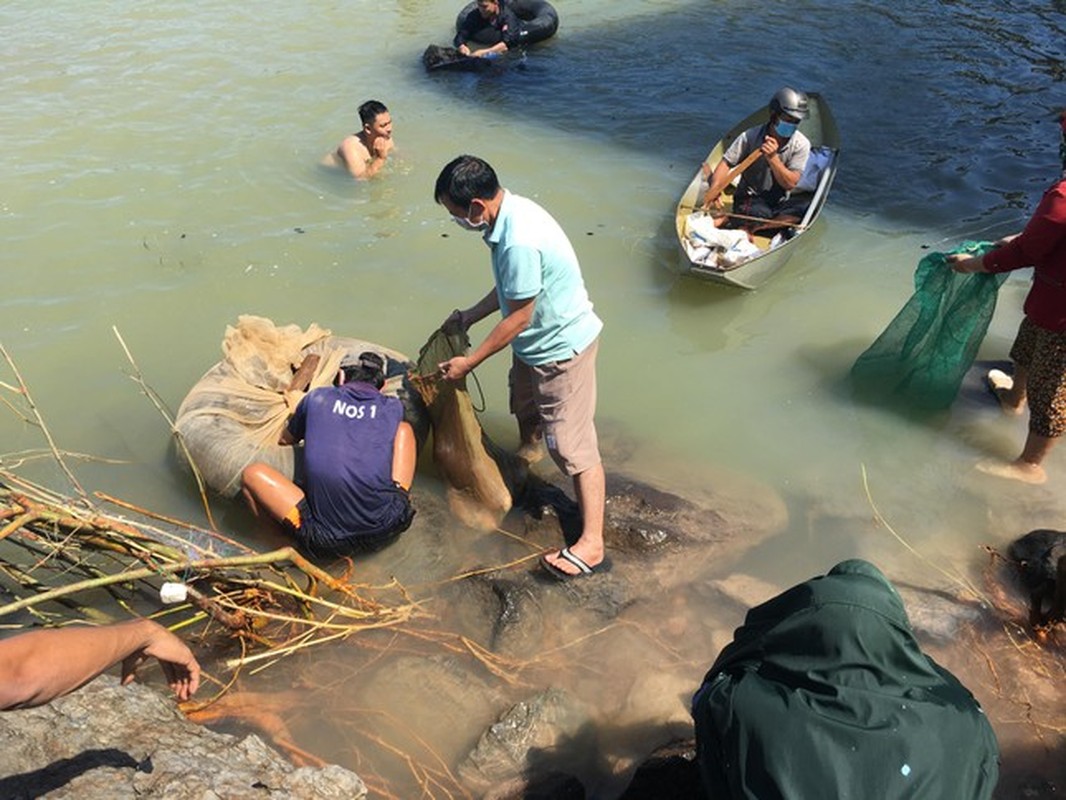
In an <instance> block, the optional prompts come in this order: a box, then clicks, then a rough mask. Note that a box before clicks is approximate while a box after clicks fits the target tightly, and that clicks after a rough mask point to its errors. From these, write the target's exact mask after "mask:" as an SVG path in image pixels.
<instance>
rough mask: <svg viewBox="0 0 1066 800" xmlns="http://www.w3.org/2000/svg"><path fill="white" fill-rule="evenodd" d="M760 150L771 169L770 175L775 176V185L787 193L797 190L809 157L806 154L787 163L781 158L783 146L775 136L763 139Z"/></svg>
mask: <svg viewBox="0 0 1066 800" xmlns="http://www.w3.org/2000/svg"><path fill="white" fill-rule="evenodd" d="M759 149H760V150H761V151H762V154H763V157H764V158H765V159H766V164H767V166H768V167H769V168H770V173H771V174H772V175H773V176H774V183H776V184H777V185H778V186H780V187H781V188H782V189H784V190H785V191H786V192H791V191H792V190H793V189H795V188H796V184H797V183H799V180H800V178H801V177H803V167H804V166H805V165H806V163H807V156H806V155H805V154H804V155H802V157H801V158H799V159H797V158H793V159H790V160H789V162H788V163H786V162H785V160H784V159H783V158H781V146H780V144H779V143H778V141H777V139H776V138H774V137H773V136H767V137H766V138H765V139H763V143H762V145H761V146H760V148H759ZM809 152H810V150H809V148H808V151H807V153H808V154H809ZM799 161H802V165H801V164H799V163H798V162H799ZM797 167H798V168H797Z"/></svg>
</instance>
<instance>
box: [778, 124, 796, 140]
mask: <svg viewBox="0 0 1066 800" xmlns="http://www.w3.org/2000/svg"><path fill="white" fill-rule="evenodd" d="M796 127H797V125H796V123H795V122H784V121H783V120H778V121H777V124H776V125H774V132H775V133H776V134H777V135H778V136H780V137H781V138H782V139H790V138H792V134H794V133H795V132H796Z"/></svg>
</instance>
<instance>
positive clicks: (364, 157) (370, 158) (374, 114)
mask: <svg viewBox="0 0 1066 800" xmlns="http://www.w3.org/2000/svg"><path fill="white" fill-rule="evenodd" d="M359 121H360V123H361V124H362V126H363V127H362V129H361V130H359V131H358V132H356V133H353V134H352V135H351V136H346V137H345V138H344V141H342V142H341V143H340V144H339V145H337V149H336V150H334V151H333V152H332V153H330V154H328V155H327V156H326V157H325V158H324V159H323V160H322V163H323V164H325V165H326V166H330V167H341V168H342V169H346V170H348V173H349V174H350V175H351V176H352V177H353V178H355V179H356V180H366V179H367V178H373V177H374V176H375V175H377V174H378V173H379V172H380V171H381V168H382V167H384V166H385V162H386V161H387V160H388V158H389V153H391V152H392V148H393V145H394V142H393V139H392V116H391V115H390V114H389V110H388V109H387V108H385V104H384V103H381V102H379V101H378V100H367V101H366V102H365V103H363V104H362V105H361V106H359Z"/></svg>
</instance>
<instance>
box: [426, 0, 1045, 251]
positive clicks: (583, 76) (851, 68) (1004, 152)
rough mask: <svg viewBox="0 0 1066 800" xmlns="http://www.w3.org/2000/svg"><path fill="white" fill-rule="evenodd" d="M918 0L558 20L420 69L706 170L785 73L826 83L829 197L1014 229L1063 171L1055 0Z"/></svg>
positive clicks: (922, 221)
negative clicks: (550, 31)
mask: <svg viewBox="0 0 1066 800" xmlns="http://www.w3.org/2000/svg"><path fill="white" fill-rule="evenodd" d="M860 5H862V4H860ZM708 6H709V7H708ZM909 6H910V7H908V8H906V9H902V8H898V9H897V8H896V7H892V6H883V5H880V4H877V5H875V4H870V7H868V8H865V9H863V10H861V12H860V13H855V10H854V9H852V10H851V11H849V12H848V13H840V11H841V6H840V4H838V3H836V2H833V0H817V1H815V2H802V3H799V4H798V5H797V4H796V3H792V4H788V5H782V6H777V7H774V6H770V7H767V8H760V9H759V11H758V13H751V11H750V7H749V6H748V5H747V4H744V3H740V2H715V3H710V4H708V3H706V2H701V3H692V4H690V5H687V6H685V7H682V8H679V9H671V10H657V11H655V12H654V13H653V14H648V15H646V16H643V17H638V18H636V19H632V18H630V19H627V20H624V21H606V22H604V23H602V24H600V25H596V26H594V27H592V28H591V29H590V28H585V29H582V30H574V29H573V28H568V27H567V24H566V23H567V20H566V17H565V15H564V16H563V20H562V25H561V27H560V32H559V34H558V36H557V37H556V38H555V39H553V40H551V41H549V42H547V43H545V44H542V45H540V46H537V47H536V48H534V49H531V50H530V52H529V57H528V59H526V60H525V62H523V63H522V64H521V65H520V67H519V68H515V69H511V70H506V71H501V72H492V73H489V74H480V75H471V74H462V75H457V74H441V73H434V74H431V75H429V76H425V77H426V79H427V80H429V81H432V83H433V85H434V87H435V88H436V89H437V90H439V91H440V92H441V93H443V94H447V95H451V96H454V97H457V98H459V99H460V100H461V102H463V103H468V104H475V105H478V106H480V107H482V108H483V109H485V110H491V111H494V112H496V113H498V114H500V115H501V116H504V117H506V118H508V119H516V120H523V121H527V122H528V121H533V122H536V123H539V124H543V125H550V126H554V127H557V128H560V129H565V130H567V131H570V132H573V133H575V134H578V135H582V136H588V137H593V138H595V137H605V138H607V139H608V140H609V141H610V142H611V144H612V146H619V145H621V146H626V147H631V148H633V149H634V150H638V151H642V152H645V153H658V154H661V155H662V156H663V157H664V159H665V160H667V161H668V162H670V163H671V165H674V164H692V165H695V164H697V163H698V161H699V159H700V158H702V157H703V156H704V155H705V153H706V151H707V149H708V148H709V146H710V144H712V143H713V142H714V141H715V140H716V139H717V138H718V137H719V136H721V134H722V132H723V131H725V130H726V129H727V128H729V127H730V126H731V125H733V124H735V123H736V121H737V120H738V119H741V118H742V117H743V116H745V115H747V114H748V113H750V112H751V111H752V110H753V109H754V108H756V107H758V106H760V105H762V104H763V103H765V102H766V101H767V100H768V98H769V97H770V96H771V95H772V94H773V92H774V91H775V90H776V89H777V88H778V87H779V86H781V85H782V84H786V83H787V84H792V85H796V86H799V87H802V88H807V89H811V90H817V91H819V92H821V93H823V94H824V95H825V96H826V98H827V99H828V100H829V102H830V103H831V105H832V108H833V112H834V115H835V116H836V118H837V121H838V123H839V125H840V128H841V134H842V138H843V142H844V148H843V158H842V166H841V172H840V175H839V177H838V180H837V183H836V185H835V187H834V192H833V200H832V202H833V204H834V205H837V206H839V207H842V208H846V209H848V210H849V211H852V212H854V213H857V214H858V215H860V216H863V215H872V214H876V215H878V216H883V217H886V218H888V219H890V220H893V221H894V222H896V223H898V224H901V225H906V226H914V225H917V226H920V227H921V228H924V229H927V228H928V227H931V226H932V227H937V228H943V227H951V226H953V225H959V226H965V228H964V229H967V230H974V229H976V226H987V228H988V229H990V230H992V231H993V232H994V234H995V235H999V234H1000V232H1006V231H1008V230H1011V229H1012V228H1014V227H1016V226H1017V225H1018V223H1019V221H1021V220H1022V219H1024V216H1025V213H1026V210H1027V209H1028V208H1030V207H1031V204H1032V202H1033V200H1034V198H1035V197H1036V196H1037V193H1038V192H1039V191H1041V190H1042V189H1043V188H1044V187H1045V185H1046V184H1047V183H1048V181H1049V180H1050V179H1051V177H1053V175H1054V173H1055V171H1056V167H1057V150H1056V146H1055V145H1056V139H1057V136H1058V133H1057V127H1056V126H1055V124H1054V122H1053V121H1052V112H1053V110H1054V109H1055V108H1056V107H1057V106H1059V105H1061V103H1062V97H1061V92H1057V91H1056V90H1057V87H1058V85H1060V84H1061V80H1062V77H1063V73H1064V70H1066V62H1064V60H1063V55H1062V49H1061V42H1062V41H1063V37H1064V36H1066V25H1064V23H1063V19H1062V17H1061V12H1056V11H1054V10H1052V9H1041V8H1037V7H1031V8H1030V7H1026V8H1025V9H1024V10H1023V9H1021V8H1017V9H1011V8H1004V9H991V8H987V7H984V4H978V3H975V2H972V0H971V1H970V2H959V3H950V4H943V3H934V4H927V5H919V4H909ZM945 15H946V16H948V17H950V18H951V19H950V20H945V19H944V17H945ZM773 31H787V32H788V33H787V36H785V37H782V46H781V47H772V46H767V47H762V46H757V45H758V43H760V42H762V43H764V44H766V43H767V38H768V36H770V37H772V34H771V33H768V32H773ZM727 32H728V33H727ZM443 36H444V33H443V32H442V34H441V38H443ZM753 45H756V49H754V50H753ZM963 45H964V46H963ZM683 172H685V173H686V174H687V173H688V170H687V169H686V170H683ZM904 187H906V188H905V190H904ZM681 188H682V187H681V186H680V185H679V187H678V190H679V192H680V190H681Z"/></svg>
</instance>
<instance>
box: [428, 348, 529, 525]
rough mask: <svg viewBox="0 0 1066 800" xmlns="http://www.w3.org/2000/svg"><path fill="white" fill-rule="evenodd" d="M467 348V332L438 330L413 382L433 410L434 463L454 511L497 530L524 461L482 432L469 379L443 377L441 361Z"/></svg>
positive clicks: (461, 517)
mask: <svg viewBox="0 0 1066 800" xmlns="http://www.w3.org/2000/svg"><path fill="white" fill-rule="evenodd" d="M469 347H470V339H469V338H468V337H467V335H466V333H465V332H462V331H460V330H458V329H456V330H449V331H448V332H445V330H444V329H443V328H442V329H439V330H437V331H435V332H434V333H433V335H432V336H430V337H429V340H428V341H427V342H426V343H425V344H424V345H423V346H422V349H421V350H420V351H419V353H418V363H417V366H416V368H415V369H416V372H417V377H416V378H415V380H414V381H413V383H414V386H415V388H416V389H417V390H418V392H419V394H421V396H422V400H423V401H424V402H425V404H426V407H427V408H428V409H429V416H430V419H431V420H432V423H433V461H434V463H435V464H436V465H437V469H438V470H440V473H441V476H442V477H443V478H444V480H445V481H447V483H448V486H449V489H448V503H449V505H450V507H451V509H452V513H453V514H455V515H456V516H457V517H458V518H459V519H460V520H462V521H463V522H464V523H465V524H467V525H470V526H472V527H479V528H493V527H495V526H496V525H498V524H499V521H500V519H502V518H503V516H504V515H505V514H506V513H507V512H508V511H510V510H511V502H512V500H511V497H512V488H513V487H515V486H517V485H519V481H521V480H522V477H521V472H522V465H521V464H520V463H519V460H518V459H516V458H515V457H513V456H509V455H507V454H505V453H503V452H502V451H501V450H500V449H499V448H498V447H496V445H494V444H493V443H492V442H491V441H490V440H489V438H488V437H487V436H485V434H484V432H483V431H482V430H481V425H480V423H479V422H478V419H477V414H476V412H475V411H474V404H473V402H471V400H470V393H469V392H468V391H467V388H466V378H463V379H462V380H459V381H447V380H443V379H441V378H440V368H439V365H440V363H441V362H443V361H447V360H448V359H449V358H452V357H453V356H457V355H463V354H464V353H466V351H467V349H468V348H469Z"/></svg>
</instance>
